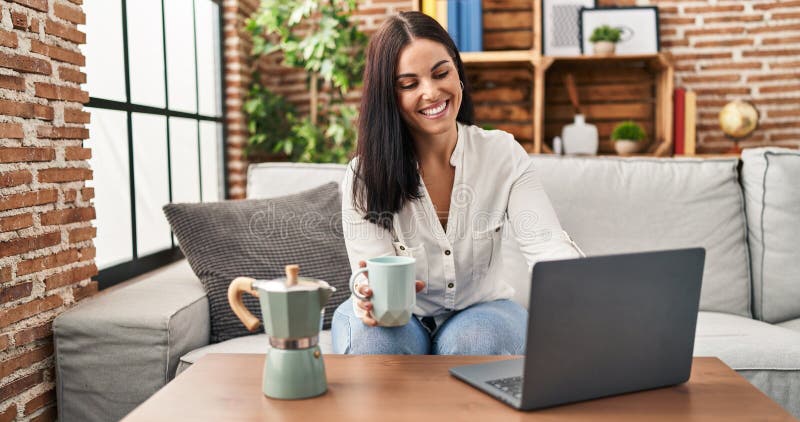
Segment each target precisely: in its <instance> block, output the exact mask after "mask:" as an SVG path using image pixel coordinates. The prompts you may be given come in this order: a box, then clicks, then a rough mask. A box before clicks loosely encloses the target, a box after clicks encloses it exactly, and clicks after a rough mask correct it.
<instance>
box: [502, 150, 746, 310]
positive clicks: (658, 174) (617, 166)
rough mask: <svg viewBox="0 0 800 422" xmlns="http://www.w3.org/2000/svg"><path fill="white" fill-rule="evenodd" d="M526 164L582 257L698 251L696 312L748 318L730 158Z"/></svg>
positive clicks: (740, 206)
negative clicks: (701, 265) (701, 254)
mask: <svg viewBox="0 0 800 422" xmlns="http://www.w3.org/2000/svg"><path fill="white" fill-rule="evenodd" d="M532 159H533V160H534V162H535V164H536V168H537V172H538V174H539V178H540V179H541V181H542V184H543V185H544V187H545V190H546V191H547V194H548V195H549V196H550V199H551V201H552V202H553V206H554V208H555V210H556V213H557V214H558V218H559V220H560V221H561V224H562V226H563V227H564V229H565V230H566V231H567V232H568V233H569V234H570V235H571V236H572V237H573V239H574V240H575V242H576V243H577V244H578V245H579V246H580V247H581V248H582V249H583V250H584V252H586V253H587V254H588V255H600V254H611V253H622V252H634V251H645V250H655V249H673V248H683V247H693V246H702V247H704V248H705V249H706V263H705V271H704V273H703V288H702V293H701V298H700V309H701V310H706V311H720V312H727V313H732V314H736V315H742V316H750V276H749V265H748V254H747V243H746V236H747V233H746V226H745V216H744V203H743V199H742V191H741V188H740V186H739V182H738V172H737V166H738V160H737V159H657V158H618V157H592V158H577V157H558V156H553V155H534V156H532ZM511 259H512V260H514V259H515V258H511ZM516 260H517V261H518V260H519V259H516Z"/></svg>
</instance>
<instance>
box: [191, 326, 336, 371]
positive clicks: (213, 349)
mask: <svg viewBox="0 0 800 422" xmlns="http://www.w3.org/2000/svg"><path fill="white" fill-rule="evenodd" d="M269 348H270V346H269V337H268V336H267V335H266V334H256V335H252V336H244V337H237V338H233V339H230V340H226V341H223V342H222V343H215V344H210V345H208V346H205V347H201V348H199V349H195V350H192V351H191V352H189V353H187V354H185V355H183V356H181V361H180V363H179V364H178V372H177V374H176V375H179V374H180V373H181V372H183V371H185V370H186V369H187V368H189V367H190V366H192V364H194V363H195V362H197V360H198V359H200V358H201V357H203V356H205V355H207V354H209V353H259V354H265V353H267V351H269ZM319 348H320V350H321V351H322V353H323V354H333V343H332V340H331V331H330V330H324V331H321V332H320V333H319Z"/></svg>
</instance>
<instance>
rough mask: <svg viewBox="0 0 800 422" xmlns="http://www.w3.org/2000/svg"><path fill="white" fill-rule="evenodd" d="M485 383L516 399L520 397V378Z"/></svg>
mask: <svg viewBox="0 0 800 422" xmlns="http://www.w3.org/2000/svg"><path fill="white" fill-rule="evenodd" d="M486 383H487V384H489V385H491V386H492V387H494V388H497V389H498V390H500V391H502V392H504V393H506V394H510V395H512V396H514V397H516V398H520V397H522V377H509V378H500V379H497V380H492V381H486Z"/></svg>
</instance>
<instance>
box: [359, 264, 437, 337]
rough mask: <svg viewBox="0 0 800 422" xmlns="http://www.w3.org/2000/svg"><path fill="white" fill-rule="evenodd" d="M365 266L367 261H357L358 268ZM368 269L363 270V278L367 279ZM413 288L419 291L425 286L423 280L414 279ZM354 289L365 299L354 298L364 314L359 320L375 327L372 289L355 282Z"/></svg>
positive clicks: (367, 285)
mask: <svg viewBox="0 0 800 422" xmlns="http://www.w3.org/2000/svg"><path fill="white" fill-rule="evenodd" d="M366 266H367V261H358V268H364V267H366ZM368 276H369V271H365V272H364V278H366V279H367V280H369V277H368ZM414 288H415V290H416V291H417V293H419V292H421V291H422V290H423V289H424V288H425V282H424V281H422V280H416V282H415V283H414ZM356 289H357V290H358V293H360V294H362V295H364V297H366V298H367V300H363V299H359V298H355V300H356V306H358V307H359V308H361V309H362V310H363V311H364V315H363V316H362V317H361V321H362V322H364V324H366V325H369V326H370V327H377V326H378V321H376V320H375V318H374V317H373V316H372V301H371V300H369V298H371V297H372V289H370V288H369V284H356Z"/></svg>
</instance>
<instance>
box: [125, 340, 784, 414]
mask: <svg viewBox="0 0 800 422" xmlns="http://www.w3.org/2000/svg"><path fill="white" fill-rule="evenodd" d="M497 359H509V357H498V356H394V355H383V356H380V355H379V356H342V355H326V356H325V366H326V371H327V376H328V392H327V393H326V394H324V395H322V396H319V397H316V398H312V399H305V400H274V399H269V398H267V397H264V395H263V394H262V393H261V371H262V365H263V363H264V356H263V355H246V354H211V355H207V356H205V357H203V358H202V359H200V360H199V361H198V362H197V363H195V364H194V365H192V367H191V368H189V369H188V370H187V371H186V372H184V373H182V374H181V375H180V376H178V377H177V378H176V379H175V380H173V381H172V382H170V383H169V384H168V385H167V386H165V387H164V388H163V389H161V390H160V391H159V392H157V393H156V394H155V395H153V396H152V397H151V398H150V399H148V400H147V401H146V402H144V403H143V404H142V405H141V406H139V407H137V408H136V409H135V410H134V411H133V412H131V414H130V415H128V416H127V417H126V418H125V419H124V421H126V422H135V421H147V422H152V421H193V422H197V421H262V420H280V421H288V420H298V421H334V420H343V421H370V422H383V421H387V420H397V421H439V422H448V421H467V420H475V421H495V420H502V421H507V420H536V421H540V420H541V421H562V420H570V421H572V420H586V421H615V422H616V421H626V420H632V421H641V420H648V421H650V420H664V421H667V420H669V421H673V420H689V419H691V420H717V421H720V420H722V421H736V420H747V421H752V420H771V421H777V420H794V419H793V418H792V416H791V415H790V414H788V413H787V412H786V411H785V410H783V408H781V407H780V406H779V405H778V404H776V403H775V402H773V401H772V400H770V399H769V398H768V397H767V396H765V395H764V394H763V393H761V392H760V391H758V390H757V389H756V388H755V387H753V386H752V385H751V384H750V383H748V382H747V380H745V379H744V378H742V377H741V376H740V375H738V374H737V373H736V372H734V371H733V370H732V369H730V368H729V367H727V366H726V365H725V364H723V363H722V362H721V361H720V360H718V359H716V358H695V360H694V364H693V365H692V376H691V379H690V380H689V382H688V383H686V384H683V385H680V386H676V387H669V388H662V389H658V390H651V391H644V392H639V393H632V394H626V395H622V396H616V397H610V398H604V399H598V400H591V401H587V402H583V403H576V404H571V405H565V406H559V407H554V408H549V409H544V410H537V411H531V412H520V411H517V410H514V409H512V408H510V407H508V406H506V405H505V404H503V403H501V402H499V401H497V400H495V399H493V398H492V397H490V396H488V395H486V394H484V393H482V392H480V391H478V390H476V389H474V388H472V387H470V386H469V385H467V384H465V383H463V382H461V381H459V380H457V379H455V378H453V377H452V376H450V374H449V373H448V369H449V368H450V367H452V366H456V365H466V364H472V363H481V362H488V361H491V360H497ZM131 382H135V380H131Z"/></svg>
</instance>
